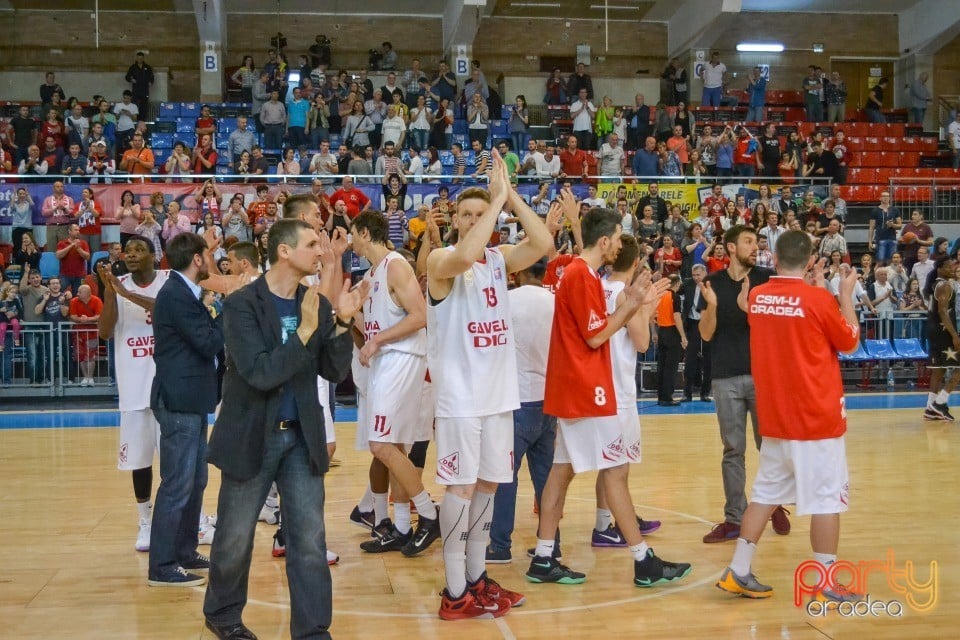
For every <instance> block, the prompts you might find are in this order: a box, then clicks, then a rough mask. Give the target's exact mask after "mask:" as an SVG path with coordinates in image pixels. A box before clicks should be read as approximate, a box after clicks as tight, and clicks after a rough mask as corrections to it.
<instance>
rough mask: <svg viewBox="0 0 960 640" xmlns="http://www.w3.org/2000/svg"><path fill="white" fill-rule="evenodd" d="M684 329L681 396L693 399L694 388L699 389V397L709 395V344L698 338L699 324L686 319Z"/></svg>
mask: <svg viewBox="0 0 960 640" xmlns="http://www.w3.org/2000/svg"><path fill="white" fill-rule="evenodd" d="M683 326H684V329H685V331H686V335H687V349H686V352H685V353H684V360H683V379H684V383H683V395H684V396H685V397H687V398H692V397H693V390H694V388H697V387H699V389H700V397H701V398H705V397H707V396H709V395H710V381H711V375H710V366H711V365H710V343H709V342H704V341H703V339H702V338H701V337H700V323H699V321H697V320H691V319H690V318H686V319H685V320H684V324H683Z"/></svg>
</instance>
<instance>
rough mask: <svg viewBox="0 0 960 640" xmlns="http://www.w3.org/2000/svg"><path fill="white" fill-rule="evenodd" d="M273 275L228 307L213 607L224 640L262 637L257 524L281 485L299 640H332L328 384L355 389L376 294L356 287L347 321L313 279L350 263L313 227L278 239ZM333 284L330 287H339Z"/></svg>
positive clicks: (210, 591)
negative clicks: (257, 619) (365, 324)
mask: <svg viewBox="0 0 960 640" xmlns="http://www.w3.org/2000/svg"><path fill="white" fill-rule="evenodd" d="M267 251H268V255H269V258H270V264H271V268H270V271H269V272H267V274H266V275H265V276H263V277H261V278H258V279H257V280H256V281H254V282H253V283H252V284H250V285H248V286H246V287H244V288H242V289H240V290H239V291H237V292H235V293H233V294H231V295H230V296H228V297H227V299H226V301H225V303H224V308H223V317H224V322H225V333H226V342H227V349H226V351H227V373H226V376H225V377H224V380H223V404H222V406H221V411H220V416H219V417H218V418H217V424H216V428H215V429H214V430H213V437H212V438H211V440H210V453H209V460H210V462H211V463H212V464H214V465H216V466H217V467H219V468H220V470H221V471H222V479H221V485H220V498H219V502H218V506H217V518H218V519H217V535H216V538H214V541H213V549H212V551H211V567H210V583H209V584H208V585H207V594H206V598H205V600H204V604H203V612H204V616H205V617H206V625H207V628H209V629H210V630H211V631H213V632H214V633H215V634H216V636H217V637H218V638H232V639H246V640H249V639H250V638H256V636H255V635H254V634H253V633H252V632H251V631H250V630H249V629H247V627H246V626H245V625H244V624H243V622H242V620H241V616H242V613H243V608H244V606H245V605H246V602H247V580H248V576H249V571H250V558H251V553H252V551H253V538H254V533H255V531H256V526H257V517H258V515H259V513H260V508H261V507H262V506H263V501H264V499H265V498H266V496H267V492H268V491H269V489H270V485H271V484H272V483H273V482H274V481H276V483H277V488H278V489H279V491H280V495H281V497H282V500H281V502H280V509H281V512H282V518H283V526H284V533H285V537H286V550H287V583H288V586H289V589H290V636H291V637H292V638H329V637H330V633H329V631H328V629H329V627H330V621H331V615H332V608H333V597H332V596H333V594H332V585H331V581H330V569H329V567H328V566H327V543H326V536H325V530H324V523H323V505H324V486H323V480H324V474H326V472H327V468H328V466H329V458H328V455H327V445H326V429H327V425H325V424H324V421H323V412H322V410H321V407H320V401H319V398H318V395H317V375H318V374H319V375H320V376H323V377H324V378H326V379H327V380H331V381H334V382H338V381H341V380H343V379H344V378H345V377H346V375H347V372H348V371H349V370H350V360H351V355H352V348H353V342H352V340H351V338H350V332H349V330H350V327H351V326H352V325H353V316H354V314H355V313H357V311H358V310H359V309H360V308H361V306H362V304H363V301H364V299H365V298H366V293H367V289H368V285H366V284H362V285H360V286H359V287H357V288H355V289H353V290H350V289H349V284H347V283H345V284H344V288H343V289H341V290H340V292H339V296H338V299H337V300H336V310H334V307H333V306H332V305H331V303H330V301H328V300H327V299H326V298H325V297H323V296H322V295H320V287H319V286H314V287H309V288H308V287H305V286H303V285H301V284H300V282H301V280H302V279H303V278H304V277H305V276H308V275H312V274H315V273H317V266H318V261H319V260H320V259H321V253H322V254H323V256H324V257H323V269H324V273H327V270H328V269H332V268H333V266H334V265H333V262H335V261H336V260H337V259H338V257H337V256H336V255H335V253H334V252H332V251H321V249H320V239H319V237H318V236H317V233H316V232H315V231H314V230H313V228H311V226H310V225H309V224H307V223H306V222H304V221H302V220H280V221H279V222H277V223H276V224H274V225H273V227H271V229H270V242H269V245H268V247H267ZM327 277H329V276H327Z"/></svg>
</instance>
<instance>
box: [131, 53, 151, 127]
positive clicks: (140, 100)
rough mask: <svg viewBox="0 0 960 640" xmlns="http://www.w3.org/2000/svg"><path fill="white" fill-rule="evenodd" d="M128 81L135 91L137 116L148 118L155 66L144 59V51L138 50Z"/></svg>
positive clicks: (134, 99)
mask: <svg viewBox="0 0 960 640" xmlns="http://www.w3.org/2000/svg"><path fill="white" fill-rule="evenodd" d="M125 79H126V81H127V82H129V83H130V85H131V86H130V91H132V92H133V103H134V104H135V105H137V109H138V111H139V112H138V114H137V118H138V119H140V120H146V119H147V103H148V102H149V101H150V85H152V84H153V67H151V66H150V65H148V64H147V63H146V62H145V61H144V59H143V51H137V56H136V58H135V59H134V63H133V64H132V65H130V68H129V69H127V75H126V77H125Z"/></svg>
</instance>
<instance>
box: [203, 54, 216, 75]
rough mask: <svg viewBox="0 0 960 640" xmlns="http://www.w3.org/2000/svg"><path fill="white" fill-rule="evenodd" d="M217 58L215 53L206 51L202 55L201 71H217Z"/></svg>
mask: <svg viewBox="0 0 960 640" xmlns="http://www.w3.org/2000/svg"><path fill="white" fill-rule="evenodd" d="M218 67H219V65H218V56H217V54H216V52H213V51H207V52H206V53H204V54H203V70H204V71H217V70H218Z"/></svg>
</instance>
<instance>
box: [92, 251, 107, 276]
mask: <svg viewBox="0 0 960 640" xmlns="http://www.w3.org/2000/svg"><path fill="white" fill-rule="evenodd" d="M109 256H110V253H109V252H107V251H94V252H93V255H92V256H90V273H94V269H93V265H95V264H97V260H99V259H100V258H107V257H109Z"/></svg>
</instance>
